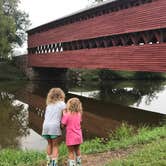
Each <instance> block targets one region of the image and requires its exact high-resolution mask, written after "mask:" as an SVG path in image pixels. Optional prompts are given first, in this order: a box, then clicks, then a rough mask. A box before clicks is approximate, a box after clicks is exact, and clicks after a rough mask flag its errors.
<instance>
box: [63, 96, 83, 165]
mask: <svg viewBox="0 0 166 166" xmlns="http://www.w3.org/2000/svg"><path fill="white" fill-rule="evenodd" d="M82 112H83V109H82V103H81V102H80V100H79V99H78V98H71V99H69V100H68V101H67V109H66V111H64V112H63V117H62V120H61V123H62V126H66V145H67V148H68V153H69V154H68V166H81V152H80V144H81V143H82V142H83V137H82V130H81V122H82ZM75 157H76V158H75Z"/></svg>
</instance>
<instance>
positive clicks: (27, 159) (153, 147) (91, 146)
mask: <svg viewBox="0 0 166 166" xmlns="http://www.w3.org/2000/svg"><path fill="white" fill-rule="evenodd" d="M128 127H129V126H128V125H127V124H123V125H122V126H121V129H118V132H117V134H118V135H117V136H115V137H110V138H109V139H108V140H107V141H105V140H103V139H101V138H95V139H93V140H90V141H85V142H84V143H83V144H82V145H81V151H82V153H83V154H89V153H97V152H103V151H109V150H115V149H120V148H127V147H129V146H134V145H139V144H148V143H152V144H149V145H144V146H145V149H143V150H142V151H141V152H140V151H139V152H138V153H136V154H134V159H133V156H132V157H131V158H129V162H128V161H127V164H128V163H129V165H134V164H132V162H133V161H135V163H136V164H137V162H138V163H140V161H142V160H143V161H144V164H145V163H146V162H148V163H150V164H151V163H152V162H150V161H149V160H150V158H151V157H153V155H154V154H157V156H156V158H154V159H155V160H153V162H154V163H157V164H158V163H160V164H161V165H162V164H163V163H164V162H165V160H164V156H165V149H166V147H165V146H166V144H165V143H166V142H165V143H164V140H165V138H166V125H165V124H164V125H163V126H161V127H156V128H148V127H142V128H140V129H139V130H138V132H137V134H135V135H133V133H132V131H133V129H127V128H128ZM130 128H131V127H130ZM119 133H121V134H119ZM122 133H124V138H123V137H122ZM126 133H127V134H126ZM119 135H120V137H119ZM116 138H118V139H116ZM119 138H120V140H119ZM153 142H154V144H153ZM158 142H159V145H158ZM163 143H164V144H163ZM162 145H163V147H162ZM144 146H143V147H144ZM146 147H147V148H146ZM59 149H60V160H61V161H62V160H64V158H66V156H67V148H66V145H65V144H64V143H62V144H61V146H60V148H59ZM144 156H145V159H143V157H144ZM158 159H160V160H158ZM130 160H131V161H130ZM61 161H60V162H61ZM123 162H124V161H122V162H121V161H117V162H116V165H115V166H121V165H124V166H127V164H126V163H125V164H121V163H123ZM125 162H126V161H125ZM1 163H2V165H3V166H4V165H5V166H10V165H15V166H30V165H31V166H35V165H42V164H45V153H44V152H41V153H40V152H32V151H21V150H2V151H0V166H2V165H1ZM39 163H40V164H39ZM41 163H42V164H41ZM62 163H63V162H62ZM119 163H120V165H118V164H119ZM136 164H135V166H137V165H138V166H139V165H141V164H137V165H136ZM157 164H156V165H157ZM111 165H112V163H111ZM107 166H109V164H108V165H107Z"/></svg>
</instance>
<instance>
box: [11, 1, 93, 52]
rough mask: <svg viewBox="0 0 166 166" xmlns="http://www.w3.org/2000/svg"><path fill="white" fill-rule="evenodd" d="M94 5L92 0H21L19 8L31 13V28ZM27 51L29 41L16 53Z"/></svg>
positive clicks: (16, 49) (16, 50)
mask: <svg viewBox="0 0 166 166" xmlns="http://www.w3.org/2000/svg"><path fill="white" fill-rule="evenodd" d="M90 5H92V2H91V0H20V4H19V9H20V10H22V11H25V12H26V13H27V14H28V15H29V19H30V21H31V26H30V27H29V29H32V28H35V27H37V26H39V25H42V24H46V23H48V22H50V21H54V20H56V19H58V18H61V17H64V16H67V15H69V14H72V13H74V12H77V11H79V10H82V9H85V8H86V7H88V6H90ZM26 53H27V42H25V43H24V45H23V46H22V47H21V48H15V50H14V54H15V55H21V54H26Z"/></svg>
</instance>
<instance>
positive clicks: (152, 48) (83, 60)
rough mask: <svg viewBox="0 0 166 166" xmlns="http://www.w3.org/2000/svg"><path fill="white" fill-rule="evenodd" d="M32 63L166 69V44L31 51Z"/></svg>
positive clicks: (152, 69) (55, 65)
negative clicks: (40, 52)
mask: <svg viewBox="0 0 166 166" xmlns="http://www.w3.org/2000/svg"><path fill="white" fill-rule="evenodd" d="M29 66H30V67H55V68H91V69H96V68H110V69H113V70H129V71H130V70H131V71H154V72H155V71H159V72H166V44H165V43H162V44H153V45H150V44H149V45H143V46H128V47H124V46H123V47H112V48H98V49H84V50H77V51H65V52H61V53H48V54H38V55H35V54H31V55H29Z"/></svg>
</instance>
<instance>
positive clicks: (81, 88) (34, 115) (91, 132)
mask: <svg viewBox="0 0 166 166" xmlns="http://www.w3.org/2000/svg"><path fill="white" fill-rule="evenodd" d="M51 87H61V88H62V89H63V90H64V91H65V93H66V98H67V99H68V98H70V97H75V96H76V97H79V98H80V100H81V101H82V103H83V108H84V114H83V133H84V138H85V139H91V138H94V137H96V136H97V137H107V136H108V135H109V133H110V132H111V131H113V130H115V129H116V128H117V127H118V126H120V124H121V123H122V122H123V121H126V122H128V123H129V124H132V125H134V126H139V125H140V124H148V125H157V124H158V123H160V122H162V120H163V119H164V118H165V114H166V102H165V101H166V82H164V81H156V82H154V81H153V82H152V81H151V82H148V81H129V82H127V81H125V82H124V81H123V82H122V81H121V82H120V81H114V82H107V83H104V82H102V83H84V84H83V83H82V84H74V83H62V82H59V83H58V82H49V83H48V82H47V83H46V82H1V83H0V134H1V135H0V149H2V148H7V147H15V148H21V149H34V150H44V148H45V146H46V141H45V140H44V139H43V138H42V137H41V136H40V134H41V129H42V123H43V116H44V109H45V96H46V94H47V92H48V90H49V89H50V88H51Z"/></svg>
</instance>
